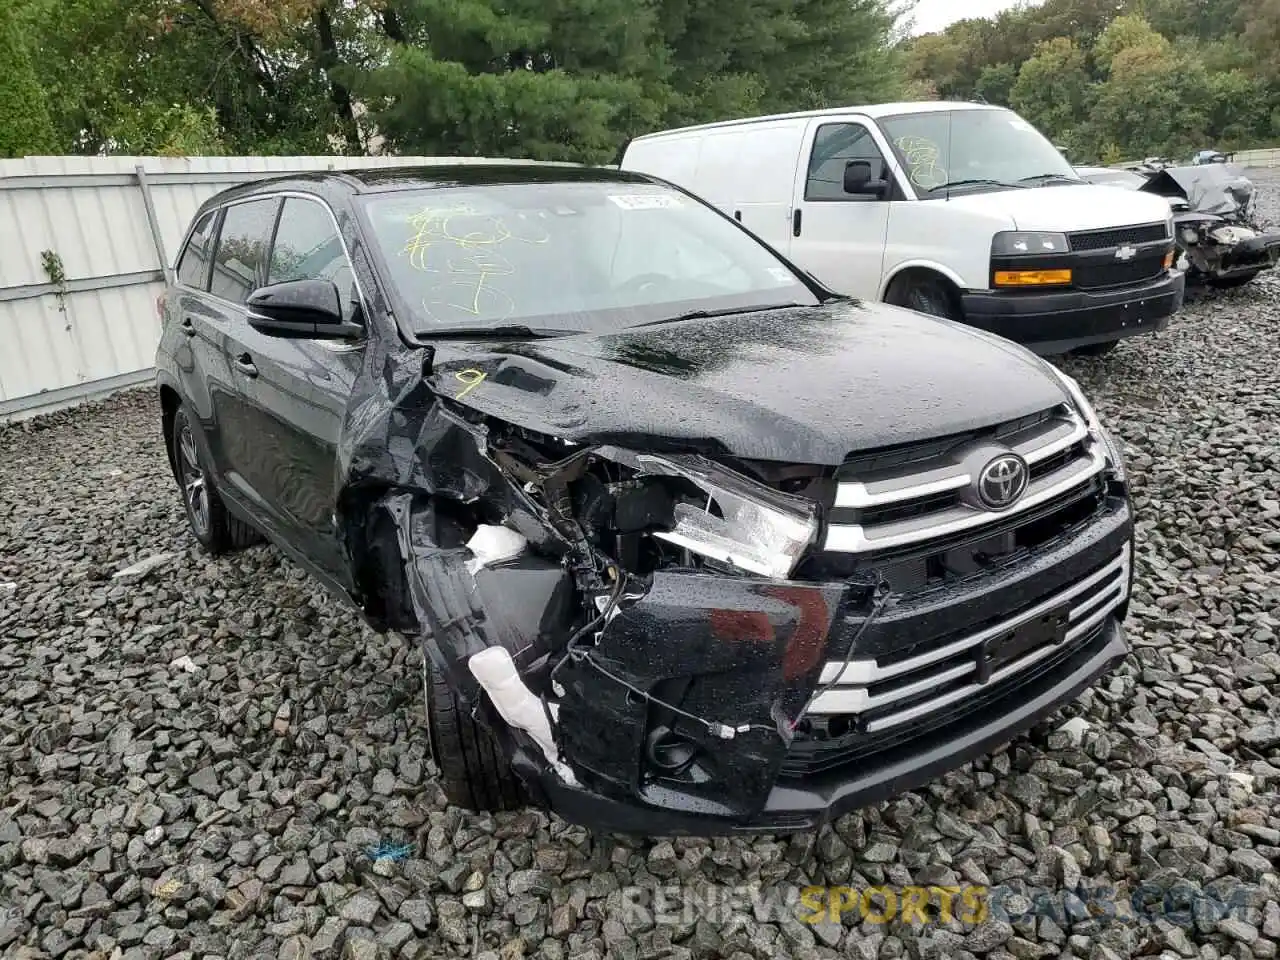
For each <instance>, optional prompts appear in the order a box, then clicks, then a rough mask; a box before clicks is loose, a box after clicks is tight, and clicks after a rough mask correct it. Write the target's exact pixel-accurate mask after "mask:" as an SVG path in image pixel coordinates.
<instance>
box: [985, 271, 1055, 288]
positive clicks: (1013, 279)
mask: <svg viewBox="0 0 1280 960" xmlns="http://www.w3.org/2000/svg"><path fill="white" fill-rule="evenodd" d="M1070 283H1071V271H1070V270H997V271H996V286H997V287H1062V286H1067V285H1068V284H1070Z"/></svg>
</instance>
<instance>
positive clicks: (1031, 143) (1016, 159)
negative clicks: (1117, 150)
mask: <svg viewBox="0 0 1280 960" xmlns="http://www.w3.org/2000/svg"><path fill="white" fill-rule="evenodd" d="M880 127H881V129H883V130H884V133H885V136H886V137H887V138H888V140H889V142H890V143H891V144H893V149H894V152H895V153H897V155H898V162H899V163H901V164H902V168H903V170H905V171H906V174H907V177H908V178H909V179H910V180H911V184H912V186H913V187H915V189H916V192H917V194H919V195H920V196H921V197H922V198H927V197H929V196H930V195H932V196H935V197H936V196H945V195H947V194H949V193H950V192H951V191H953V190H963V191H965V192H983V191H993V190H1008V189H1016V188H1024V187H1038V186H1051V185H1054V184H1066V183H1083V182H1085V181H1083V180H1081V179H1080V177H1079V176H1078V175H1077V174H1076V173H1075V171H1074V170H1073V169H1072V167H1071V165H1070V164H1069V163H1067V160H1066V158H1065V157H1063V155H1062V154H1061V153H1059V152H1058V149H1057V148H1056V147H1055V146H1054V145H1053V144H1052V143H1050V142H1049V141H1048V140H1047V139H1046V138H1045V137H1044V136H1043V135H1042V134H1041V133H1040V132H1039V131H1038V130H1036V128H1035V127H1033V126H1032V125H1031V124H1029V123H1027V121H1025V120H1023V119H1022V118H1021V117H1019V116H1018V115H1017V114H1016V113H1014V112H1013V111H1011V110H944V111H937V112H930V113H913V114H903V115H900V116H896V117H885V118H883V119H881V120H880Z"/></svg>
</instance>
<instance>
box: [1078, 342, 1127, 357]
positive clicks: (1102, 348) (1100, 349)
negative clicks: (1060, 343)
mask: <svg viewBox="0 0 1280 960" xmlns="http://www.w3.org/2000/svg"><path fill="white" fill-rule="evenodd" d="M1118 346H1120V341H1119V340H1108V341H1107V342H1106V343H1091V344H1089V345H1088V346H1087V347H1076V348H1075V349H1074V350H1072V351H1071V352H1072V353H1075V354H1079V355H1080V356H1082V357H1105V356H1106V355H1107V354H1109V353H1113V352H1114V351H1115V349H1116V347H1118Z"/></svg>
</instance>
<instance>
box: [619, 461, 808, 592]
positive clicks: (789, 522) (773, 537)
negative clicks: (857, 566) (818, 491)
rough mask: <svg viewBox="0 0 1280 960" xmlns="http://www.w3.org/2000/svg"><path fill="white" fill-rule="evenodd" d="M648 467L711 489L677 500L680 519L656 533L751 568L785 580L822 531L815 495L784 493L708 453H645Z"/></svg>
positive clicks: (645, 468) (643, 464)
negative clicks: (808, 497) (710, 457)
mask: <svg viewBox="0 0 1280 960" xmlns="http://www.w3.org/2000/svg"><path fill="white" fill-rule="evenodd" d="M636 460H637V461H638V465H639V467H640V470H641V472H642V473H648V474H659V475H665V476H671V477H683V478H684V479H685V480H687V481H689V482H690V483H692V484H693V485H694V486H696V487H697V488H698V489H699V490H701V491H702V493H703V494H704V495H705V499H700V500H699V501H698V502H688V501H686V502H682V503H676V505H675V525H674V526H673V527H672V528H671V529H670V530H664V531H658V532H655V533H654V534H653V536H654V537H656V538H657V539H659V540H665V541H667V542H668V543H673V544H675V545H676V546H680V547H684V548H685V549H686V550H689V551H691V552H693V553H696V554H698V555H699V556H702V557H707V558H709V559H712V560H719V561H720V562H722V563H727V564H729V565H731V566H734V567H737V568H738V569H740V570H744V571H746V572H748V573H756V574H760V575H761V576H765V577H773V578H775V579H778V580H785V579H787V578H788V577H790V576H791V572H792V571H793V570H794V569H795V566H796V564H797V563H799V562H800V559H801V557H802V556H803V555H804V552H805V551H806V550H807V549H808V548H809V546H810V545H811V544H812V543H813V541H814V538H815V537H816V536H817V535H818V518H817V508H816V507H815V505H814V504H813V502H812V501H809V500H805V499H803V498H801V497H794V496H791V495H790V494H786V493H781V492H779V491H777V490H774V489H772V488H771V487H766V486H764V485H763V484H760V483H756V482H755V481H754V480H751V479H749V478H747V477H744V476H742V475H741V474H737V473H734V472H732V471H730V470H727V469H725V468H724V467H721V466H720V465H719V464H717V463H715V462H714V461H711V460H707V459H706V458H704V457H659V456H654V455H651V454H640V455H639V456H638V457H637V458H636Z"/></svg>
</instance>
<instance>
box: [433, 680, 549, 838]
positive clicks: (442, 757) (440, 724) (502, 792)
mask: <svg viewBox="0 0 1280 960" xmlns="http://www.w3.org/2000/svg"><path fill="white" fill-rule="evenodd" d="M427 669H428V673H429V679H428V684H427V733H428V736H429V739H430V742H431V756H432V758H433V759H434V760H435V762H436V767H437V768H438V769H439V770H440V781H441V785H442V786H443V787H444V793H445V796H446V797H448V798H449V802H450V803H451V804H453V805H454V806H458V807H463V808H465V809H467V810H475V811H482V812H483V811H487V812H492V813H496V812H498V811H502V810H519V809H521V808H522V807H524V806H526V805H527V803H526V799H525V793H524V788H523V786H522V785H521V783H520V780H519V778H517V777H516V775H515V773H514V772H513V771H512V769H511V764H509V763H508V762H507V758H506V757H505V756H503V754H502V749H501V747H499V745H498V742H497V740H495V739H494V737H493V734H491V733H490V732H489V731H488V730H486V729H485V728H484V727H482V726H481V725H480V724H479V723H477V722H476V721H475V720H473V719H472V718H471V716H470V714H468V713H467V711H466V710H465V709H464V708H463V706H462V704H461V703H460V702H459V701H458V698H457V696H456V695H455V694H454V692H453V689H452V688H451V687H450V686H449V683H448V681H447V680H445V677H444V674H443V673H442V672H441V670H440V668H439V667H437V666H436V665H435V663H434V662H433V661H431V660H428V662H427Z"/></svg>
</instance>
